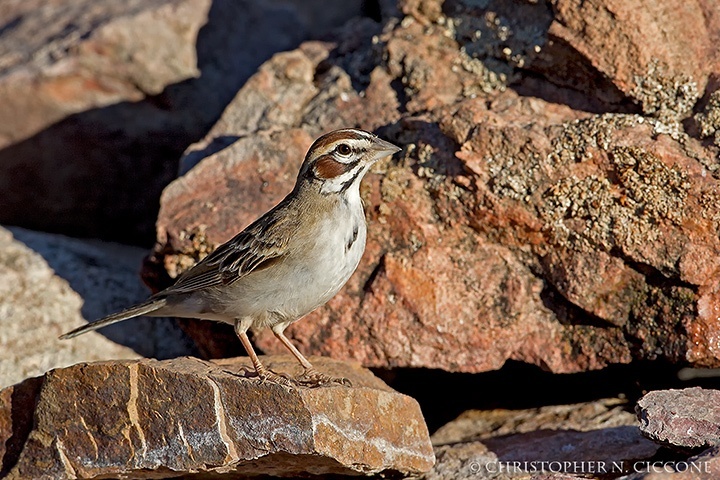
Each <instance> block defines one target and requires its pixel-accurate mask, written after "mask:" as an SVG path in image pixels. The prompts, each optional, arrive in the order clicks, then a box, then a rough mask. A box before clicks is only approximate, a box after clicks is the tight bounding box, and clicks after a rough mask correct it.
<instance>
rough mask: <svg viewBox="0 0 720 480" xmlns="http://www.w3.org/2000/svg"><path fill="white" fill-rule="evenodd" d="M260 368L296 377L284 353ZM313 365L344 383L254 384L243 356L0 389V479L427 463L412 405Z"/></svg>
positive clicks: (345, 368) (368, 380) (99, 370)
mask: <svg viewBox="0 0 720 480" xmlns="http://www.w3.org/2000/svg"><path fill="white" fill-rule="evenodd" d="M263 361H264V362H265V364H266V365H267V366H268V367H270V368H271V369H274V370H276V371H281V372H286V373H290V374H293V375H294V374H299V373H300V367H299V365H298V364H297V361H296V360H295V359H294V358H292V357H289V356H288V357H267V358H264V359H263ZM312 361H313V362H314V364H315V365H316V366H317V367H318V369H320V370H321V371H323V372H326V373H330V374H332V375H338V376H344V377H346V378H349V379H350V380H351V381H352V382H353V385H354V386H353V387H351V388H348V387H340V386H337V387H323V388H316V389H308V388H286V387H283V386H280V385H277V384H271V383H261V382H260V381H259V380H258V379H255V378H243V376H244V375H245V374H246V372H247V371H248V370H251V369H252V367H251V364H250V362H249V360H248V359H247V358H238V359H229V360H224V361H222V363H209V362H205V361H201V360H198V359H194V358H189V357H185V358H178V359H175V360H171V361H155V360H140V361H125V362H102V363H94V364H81V365H75V366H72V367H69V368H64V369H58V370H53V371H51V372H49V373H48V374H46V375H45V376H44V377H42V378H40V379H31V380H28V381H26V382H25V383H23V384H20V385H16V386H14V387H10V388H8V389H6V390H4V391H2V392H0V448H3V449H4V450H0V453H2V455H0V458H2V465H3V467H2V470H0V471H5V472H8V473H7V477H5V478H8V479H20V478H54V479H63V478H97V477H105V478H107V477H120V476H122V477H132V478H158V477H160V478H166V477H168V476H170V475H173V476H178V475H183V478H216V476H217V475H220V474H230V475H232V474H235V475H245V476H256V475H257V476H259V475H278V476H297V475H301V474H358V473H362V474H371V473H379V472H384V473H392V472H395V473H396V474H397V473H403V474H410V473H420V472H424V471H427V470H428V469H430V468H431V467H432V465H433V462H434V457H433V452H432V448H431V445H430V440H429V436H428V432H427V427H426V426H425V423H424V421H423V418H422V414H421V412H420V408H419V406H418V405H417V403H416V402H415V401H414V400H413V399H412V398H410V397H407V396H404V395H401V394H399V393H396V392H394V391H393V390H391V389H390V388H389V387H387V385H385V384H384V383H383V382H382V381H380V380H379V379H377V378H376V377H375V376H373V375H372V373H370V372H369V371H368V370H364V369H362V368H360V367H359V366H357V365H349V364H345V363H342V362H337V361H333V360H329V359H322V358H314V359H312ZM230 372H232V373H230ZM33 405H34V407H33ZM33 412H34V413H33ZM33 415H34V418H35V420H34V422H28V419H29V418H32V416H33ZM8 439H10V440H11V441H9V442H8V441H7V440H8Z"/></svg>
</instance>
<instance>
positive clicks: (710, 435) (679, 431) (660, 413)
mask: <svg viewBox="0 0 720 480" xmlns="http://www.w3.org/2000/svg"><path fill="white" fill-rule="evenodd" d="M636 410H637V414H638V418H639V419H640V430H641V431H642V432H643V434H644V435H646V436H647V437H648V438H650V439H652V440H655V441H657V442H661V443H667V444H670V445H674V446H678V447H691V448H693V447H704V446H715V445H720V391H717V390H706V389H703V388H700V387H695V388H686V389H683V390H657V391H654V392H650V393H648V394H647V395H645V396H644V397H643V398H641V399H640V401H639V402H638V404H637V408H636Z"/></svg>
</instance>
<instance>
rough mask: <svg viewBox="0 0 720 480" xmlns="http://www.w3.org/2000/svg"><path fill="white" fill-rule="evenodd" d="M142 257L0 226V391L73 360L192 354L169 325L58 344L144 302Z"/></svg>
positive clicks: (151, 323)
mask: <svg viewBox="0 0 720 480" xmlns="http://www.w3.org/2000/svg"><path fill="white" fill-rule="evenodd" d="M143 255H144V251H143V250H142V249H140V248H137V247H128V246H125V245H119V244H112V243H108V242H99V241H90V240H78V239H73V238H68V237H64V236H62V235H57V234H49V233H40V232H33V231H29V230H23V229H20V228H13V229H12V231H9V230H6V229H3V228H0V324H2V326H3V327H2V330H0V387H5V386H8V385H12V384H14V383H17V382H20V381H21V380H23V379H25V378H27V377H32V376H36V375H42V374H43V373H45V372H46V371H48V370H50V369H51V368H57V367H65V366H68V365H72V364H75V363H78V362H89V361H95V360H109V359H132V358H138V357H139V356H140V355H146V356H152V357H160V358H167V357H173V356H177V355H186V354H188V353H190V352H193V351H194V350H193V348H192V344H191V342H189V340H188V339H187V338H186V337H184V336H183V334H182V332H181V331H180V329H179V328H177V326H176V325H174V322H172V321H171V320H169V319H138V320H136V321H135V322H137V323H135V324H134V325H132V324H125V325H117V326H112V327H109V328H107V329H103V330H102V331H101V332H91V333H88V334H86V335H82V336H80V337H77V338H75V339H73V340H69V341H61V340H59V339H58V336H59V335H60V334H62V333H65V332H68V331H70V330H72V329H73V328H75V327H78V326H80V325H82V324H83V323H86V322H87V321H91V320H95V319H96V318H99V317H101V316H103V315H106V314H108V313H110V312H112V311H114V310H120V309H122V308H124V307H126V306H128V305H130V304H132V303H134V302H138V301H140V300H142V299H144V297H145V296H146V295H147V293H148V292H147V289H146V288H145V287H144V286H143V285H142V283H141V282H140V279H139V276H138V270H139V269H140V264H141V260H142V257H143Z"/></svg>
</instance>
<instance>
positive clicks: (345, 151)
mask: <svg viewBox="0 0 720 480" xmlns="http://www.w3.org/2000/svg"><path fill="white" fill-rule="evenodd" d="M335 150H336V151H337V152H338V153H339V154H340V155H342V156H347V155H350V152H352V148H350V145H348V144H347V143H341V144H340V145H338V146H337V148H336V149H335Z"/></svg>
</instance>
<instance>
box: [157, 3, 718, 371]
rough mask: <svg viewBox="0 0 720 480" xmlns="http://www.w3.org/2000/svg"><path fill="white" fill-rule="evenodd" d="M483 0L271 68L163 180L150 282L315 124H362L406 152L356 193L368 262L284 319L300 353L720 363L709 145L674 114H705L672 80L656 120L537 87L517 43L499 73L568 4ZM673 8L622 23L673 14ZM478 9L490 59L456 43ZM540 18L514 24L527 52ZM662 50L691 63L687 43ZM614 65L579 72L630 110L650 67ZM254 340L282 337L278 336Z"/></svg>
mask: <svg viewBox="0 0 720 480" xmlns="http://www.w3.org/2000/svg"><path fill="white" fill-rule="evenodd" d="M453 5H455V6H458V5H459V7H458V9H457V11H455V7H454V6H453ZM478 5H479V4H478V3H477V2H454V3H453V4H452V5H448V8H446V9H443V8H440V7H441V3H440V2H436V1H431V0H427V1H410V0H408V1H404V2H400V3H399V6H400V7H401V8H402V12H403V13H402V16H401V18H398V19H391V20H390V21H389V22H388V23H387V24H386V25H385V26H384V27H383V26H379V25H376V24H373V23H372V22H370V21H369V20H365V21H356V22H351V23H350V24H348V26H347V29H346V30H345V31H344V35H343V37H342V38H339V39H337V41H336V42H335V43H327V42H326V43H317V42H308V43H305V44H303V45H302V46H301V47H300V48H298V49H296V50H294V51H291V52H286V53H283V54H280V55H277V56H275V57H274V58H273V59H271V60H270V61H269V62H267V63H266V64H265V65H263V66H262V67H261V69H260V70H259V72H258V73H257V75H255V76H254V77H253V78H252V79H251V80H249V81H248V83H247V84H246V86H245V87H244V88H243V89H242V90H241V91H240V92H239V93H238V95H237V96H236V98H235V99H234V100H233V102H232V103H231V104H230V105H229V107H228V108H227V109H226V111H225V112H224V114H223V117H222V118H221V120H220V121H219V122H218V123H217V124H216V126H215V127H214V128H213V130H212V131H211V132H210V134H209V135H208V136H207V138H206V139H205V140H203V142H201V143H200V144H199V145H198V146H197V147H196V148H194V149H191V150H190V151H188V152H187V157H188V165H194V164H197V166H196V167H195V168H194V169H192V170H190V172H189V173H188V174H187V175H185V176H184V177H183V178H180V179H178V180H177V181H176V182H175V183H174V184H173V185H171V186H169V187H168V189H167V190H166V192H165V195H164V196H163V198H162V201H161V210H160V214H159V218H158V223H157V225H158V237H157V244H156V247H155V250H154V255H153V259H152V262H151V263H149V264H148V265H147V268H146V270H145V276H146V278H147V279H148V280H149V281H150V283H151V284H153V285H154V286H155V287H156V288H160V287H164V286H166V285H167V284H168V283H169V282H170V281H171V279H172V278H175V277H176V276H177V275H178V274H180V273H181V272H182V271H184V270H185V269H187V268H188V267H189V266H190V265H191V264H193V263H194V262H195V261H196V260H197V259H199V258H202V257H203V256H204V255H206V254H207V253H208V252H210V251H212V249H214V248H215V247H216V246H217V245H218V244H220V243H221V242H224V241H226V240H228V239H229V238H231V237H232V236H233V235H234V234H236V233H237V232H239V231H240V230H241V229H242V228H243V227H245V226H246V225H247V224H248V223H249V222H250V221H252V220H254V219H255V218H256V217H257V216H259V215H261V214H262V213H263V212H265V211H266V210H267V209H268V208H270V207H271V206H272V205H273V204H274V203H275V202H277V201H278V200H279V199H280V198H282V196H283V195H285V194H286V193H287V192H288V191H290V189H291V188H292V185H293V182H294V177H295V172H296V169H297V166H298V165H299V164H300V162H301V159H302V156H303V155H304V152H305V149H306V148H307V147H308V146H309V144H310V142H311V141H312V139H313V138H315V137H316V136H317V135H319V134H320V133H321V132H324V131H327V130H330V129H333V128H337V127H340V126H353V125H357V126H360V127H362V128H366V129H370V130H374V131H376V132H378V133H380V134H381V135H383V136H385V137H386V138H388V139H389V140H390V141H393V142H395V143H397V144H399V145H403V146H404V147H405V148H404V150H403V152H401V153H400V154H398V155H396V157H395V158H394V159H393V160H391V161H386V162H383V163H381V164H378V165H376V167H375V168H374V170H373V171H371V172H370V174H369V175H368V176H367V178H366V180H365V182H364V185H363V187H362V189H361V193H362V195H363V198H364V200H365V204H366V210H367V218H368V223H369V226H368V244H367V248H366V252H365V255H364V257H363V260H362V262H361V264H360V266H359V268H358V270H357V272H356V273H355V275H354V276H353V277H352V278H351V279H350V281H349V282H348V284H347V285H346V287H345V288H344V289H343V290H342V291H341V292H340V293H339V294H338V295H337V296H336V297H335V298H334V299H332V300H331V301H330V302H329V303H328V304H327V305H326V306H324V307H322V308H320V309H318V310H317V311H316V312H314V313H312V314H310V315H309V316H308V317H307V318H305V319H303V320H302V321H300V322H297V323H295V324H293V325H292V326H290V327H289V329H288V331H287V332H288V334H289V335H290V336H292V337H293V338H294V340H295V341H296V342H297V343H298V344H299V347H300V348H301V350H303V351H305V352H308V353H310V352H312V353H314V354H323V355H328V356H333V357H336V358H345V359H355V360H357V361H360V362H361V363H362V364H363V365H366V366H375V367H384V368H387V367H426V368H440V369H444V370H448V371H462V372H482V371H487V370H493V369H498V368H500V367H501V366H502V365H503V364H504V363H505V362H506V361H507V360H508V359H513V360H520V361H524V362H528V363H532V364H535V365H538V366H541V367H542V368H545V369H547V370H550V371H553V372H559V373H560V372H578V371H585V370H593V369H599V368H603V367H605V366H607V365H610V364H617V363H628V362H631V361H632V360H633V359H641V360H655V359H665V360H668V361H671V362H678V363H689V364H691V365H694V366H720V350H718V348H717V344H718V343H717V342H716V341H714V340H713V339H715V338H717V337H718V336H720V330H718V322H717V317H718V314H719V313H718V312H720V294H719V293H718V292H720V280H718V279H719V278H720V276H719V275H718V274H717V272H718V271H719V269H720V262H719V261H718V258H720V216H718V215H717V209H716V207H715V206H716V205H717V203H718V201H720V197H719V195H720V180H719V179H720V174H718V163H717V158H718V157H717V155H718V149H717V147H716V146H714V145H713V144H712V143H711V142H702V141H700V140H698V139H696V138H693V137H691V136H690V135H689V134H688V133H686V132H685V131H684V130H683V129H684V128H685V127H684V125H685V123H683V122H679V121H678V119H685V120H691V118H690V117H691V112H690V111H688V110H687V109H686V105H685V103H683V102H684V101H683V102H679V103H678V102H677V101H676V100H677V99H678V98H679V97H677V96H672V98H669V97H668V98H664V97H663V98H659V99H656V100H653V101H654V102H655V101H656V103H657V102H659V103H658V105H659V106H658V109H659V110H655V111H653V112H650V110H647V109H646V111H645V114H643V115H640V114H628V113H613V112H616V111H617V110H620V111H623V108H625V107H623V108H620V107H618V104H616V103H613V102H614V100H612V101H611V100H608V99H605V100H603V99H598V98H595V90H594V89H592V88H587V89H585V90H583V87H582V86H581V85H577V86H575V87H573V88H574V89H575V90H574V91H573V93H572V94H569V93H568V88H566V87H562V88H561V87H560V86H558V85H556V84H553V83H552V82H553V81H554V80H553V78H551V77H548V78H542V79H538V78H537V73H534V74H532V75H531V76H532V77H533V78H534V79H535V80H533V81H535V82H536V83H537V82H542V85H544V87H543V88H542V89H540V90H536V92H537V93H538V96H528V95H527V92H528V91H529V90H528V87H527V84H526V83H524V82H525V81H526V80H527V72H525V73H523V72H524V67H523V68H520V67H519V66H518V65H516V64H515V63H513V62H514V61H510V60H508V59H505V67H507V68H506V70H503V69H502V68H500V67H499V66H498V59H497V58H496V57H493V55H494V54H493V55H491V54H490V53H492V52H496V50H495V49H496V47H498V48H499V46H500V43H499V42H500V41H501V38H500V36H501V35H503V34H502V31H505V33H507V34H508V35H509V33H508V32H510V31H514V30H513V29H512V28H510V27H509V26H508V25H515V26H516V28H520V27H519V26H521V25H522V22H521V21H520V20H518V19H522V18H525V17H533V16H535V17H537V18H536V21H537V22H542V21H545V22H546V23H547V24H548V25H550V24H552V22H559V21H560V20H558V19H559V18H560V17H559V16H558V15H560V14H559V13H557V14H556V13H552V12H551V13H552V15H550V14H548V13H547V12H545V13H543V15H545V16H544V17H543V16H542V15H540V14H541V13H542V12H539V11H536V10H537V9H546V8H547V7H546V5H545V4H542V3H533V2H530V3H527V2H523V3H522V5H521V6H518V7H517V13H514V11H515V6H516V4H515V3H513V4H511V5H510V6H502V5H500V4H498V5H496V4H495V3H492V2H490V3H487V2H485V3H482V5H484V7H482V8H481V6H478ZM517 5H519V4H517ZM593 5H595V4H593ZM613 5H614V4H613V3H610V2H609V3H607V8H608V9H610V10H612V8H615V7H614V6H613ZM679 5H680V4H678V7H677V8H681V7H680V6H679ZM683 5H684V4H683ZM451 7H452V8H451ZM563 8H564V7H563ZM588 8H589V7H588ZM593 8H595V7H593ZM617 8H620V7H617ZM663 8H665V7H663ZM667 8H668V10H658V9H654V10H651V12H650V13H647V14H645V13H643V14H642V15H641V14H639V13H638V14H637V15H636V16H628V17H623V18H620V19H618V20H617V21H623V22H628V23H629V24H631V23H632V22H634V21H643V20H642V19H643V18H646V17H645V15H650V16H654V17H653V18H654V19H653V20H652V22H654V24H659V23H662V22H661V20H662V19H663V18H664V17H663V15H666V14H665V13H662V12H665V11H670V10H669V8H670V7H667ZM528 9H530V10H528ZM598 9H600V8H599V7H598ZM688 9H690V10H689V11H691V13H692V12H695V10H696V7H695V4H693V5H691V6H689V7H688ZM600 10H602V9H600ZM623 11H624V10H623ZM533 12H535V13H533ZM563 12H564V10H563ZM513 15H518V17H517V18H516V17H514V16H513ZM563 15H565V14H563ZM543 18H545V20H543ZM562 18H565V17H562ZM647 18H650V17H647ZM689 18H693V19H696V15H695V13H692V15H690V14H689ZM478 19H483V20H482V22H485V21H487V22H489V23H488V25H489V27H487V28H490V29H491V30H493V32H494V33H493V34H492V35H490V34H489V33H488V34H487V35H486V33H485V30H483V29H482V28H479V27H478V28H479V30H478V31H479V32H480V34H478V35H479V38H480V40H478V43H477V44H476V45H475V47H477V48H476V50H479V49H480V47H481V46H484V47H487V49H489V51H491V52H490V53H487V52H486V53H485V54H482V55H481V54H480V53H477V54H473V52H472V51H471V50H469V48H468V43H467V42H466V41H465V40H463V39H466V33H467V32H465V30H463V29H467V28H470V27H471V26H473V25H477V22H479V21H480V20H478ZM493 19H495V20H493ZM461 20H462V21H461ZM512 22H515V23H512ZM493 25H494V26H493ZM673 25H675V20H673V21H672V22H671V25H669V26H668V27H667V28H671V27H672V28H684V27H680V26H673ZM469 26H470V27H469ZM483 28H485V27H483ZM548 28H549V27H548ZM573 28H575V27H573ZM623 28H630V27H629V26H628V25H627V24H624V26H623ZM663 28H665V27H663ZM458 29H460V30H463V32H465V33H462V35H460V34H459V33H458V32H459V31H460V30H458ZM530 30H532V31H524V33H523V32H521V33H522V35H524V37H523V38H525V40H523V41H524V42H526V44H527V45H529V46H528V47H527V50H528V51H534V48H532V42H533V41H535V36H534V34H533V33H532V32H534V31H535V30H533V29H530ZM573 31H574V30H573ZM652 31H654V30H653V29H652V28H650V27H646V26H643V27H642V29H641V33H642V35H645V36H647V35H650V33H652ZM662 31H664V30H658V31H656V34H657V35H658V37H657V38H656V40H654V41H655V42H656V43H657V42H662V41H663V40H662ZM468 34H469V33H468ZM493 35H494V36H493ZM578 35H579V34H578ZM593 35H595V34H594V33H593ZM638 35H639V34H638ZM697 35H698V36H700V37H702V35H704V33H703V32H702V31H700V30H698V32H697ZM708 35H709V33H708ZM540 36H542V35H540ZM513 38H514V37H513ZM538 38H540V37H538ZM543 38H544V37H543ZM593 38H594V37H593ZM633 38H635V37H633ZM637 38H640V37H637ZM643 38H646V37H643ZM482 39H486V40H482ZM580 40H582V37H581V38H580V39H579V40H578V42H575V43H569V44H568V45H567V46H566V48H568V49H570V50H572V51H574V52H575V53H574V55H575V56H576V57H578V56H580V57H582V55H585V53H587V52H585V51H584V50H583V51H580V46H579V45H580ZM700 40H702V39H700ZM700 40H698V41H700ZM485 41H487V42H488V43H483V42H485ZM513 41H514V40H513ZM493 42H495V43H493ZM528 42H529V43H528ZM681 43H682V42H681ZM573 45H574V46H573ZM703 45H706V43H703ZM508 48H510V47H508ZM512 48H516V47H514V46H513V47H512ZM517 48H519V47H517ZM633 48H634V47H633ZM653 48H660V47H653ZM667 48H668V50H667V52H671V53H667V52H666V53H667V57H668V58H670V57H672V58H673V59H674V60H673V62H675V63H672V65H674V67H673V69H674V70H673V72H675V73H677V72H678V71H679V70H680V69H681V68H682V65H685V62H686V60H684V59H677V58H675V55H676V53H672V52H676V50H673V48H675V47H672V46H669V47H667ZM698 48H700V47H698ZM703 48H704V47H703ZM573 49H574V50H573ZM500 50H502V48H500ZM692 52H695V50H692V51H691V52H690V53H688V55H691V53H692ZM496 53H497V52H496ZM630 53H632V52H630ZM602 55H605V53H602ZM633 55H635V53H633ZM658 55H659V53H658ZM645 56H646V54H643V58H645ZM491 57H492V58H494V60H493V61H492V62H491V61H490V58H491ZM593 58H595V57H593ZM632 58H635V57H632ZM693 58H695V57H693ZM483 59H484V60H483ZM618 61H620V60H618ZM623 61H625V60H623ZM648 61H649V60H648ZM668 61H669V60H668ZM583 62H585V60H583ZM606 63H607V62H606ZM608 65H609V64H608ZM668 65H670V63H668ZM642 68H644V67H642ZM606 70H607V72H606ZM610 70H612V69H611V68H610V67H609V66H607V65H606V67H603V72H599V71H598V70H597V68H595V70H592V69H590V70H588V72H589V73H588V72H586V73H588V74H592V75H594V76H593V77H592V78H594V79H595V80H594V82H595V83H593V85H595V84H599V83H598V82H607V81H609V82H610V83H612V82H616V84H617V85H614V84H613V85H610V86H609V87H608V88H610V90H612V91H614V92H616V93H617V95H618V97H617V98H619V99H620V101H621V103H622V104H624V105H625V106H626V107H627V106H628V105H631V104H632V103H633V102H640V103H642V102H645V100H639V97H636V96H633V95H634V94H633V93H632V92H635V91H636V90H635V87H634V86H633V85H638V84H640V83H642V84H643V85H650V84H651V83H652V82H651V81H652V78H655V77H652V78H651V76H647V75H646V78H645V79H635V78H634V76H633V75H635V74H634V73H633V74H630V73H628V72H635V71H636V70H634V69H630V70H628V71H627V72H626V71H623V72H621V73H622V75H620V73H618V75H617V76H613V77H610V78H609V79H608V78H606V77H607V76H608V75H610V73H612V72H610ZM703 71H704V70H702V69H700V70H694V72H695V73H693V75H696V76H699V77H702V75H703V74H702V72H703ZM503 72H505V73H503ZM593 72H594V73H593ZM608 72H609V73H608ZM698 72H699V73H698ZM675 73H673V75H674V74H675ZM524 75H525V76H524ZM623 75H624V76H623ZM630 77H632V78H633V80H632V81H633V82H636V83H635V84H631V82H630V80H628V79H629V78H630ZM668 78H669V77H668ZM706 80H707V79H706V78H705V77H702V78H698V79H696V80H695V81H696V83H697V84H698V85H701V84H704V82H705V81H706ZM628 82H630V83H628ZM637 82H640V83H637ZM643 82H645V83H643ZM514 85H518V88H517V89H516V90H515V89H513V86H514ZM620 85H622V86H623V88H619V86H620ZM610 90H608V91H610ZM549 91H552V92H554V93H553V94H552V95H550V94H547V95H546V94H543V95H542V96H540V93H543V92H545V93H547V92H549ZM663 91H666V90H663ZM552 92H551V93H552ZM688 98H689V97H688ZM561 101H562V102H564V103H561ZM688 101H690V100H688ZM643 105H645V104H643ZM647 105H650V103H647ZM581 107H582V108H581ZM586 107H587V108H586ZM590 107H592V108H590ZM653 108H655V107H653ZM625 110H629V111H632V110H638V109H637V108H634V107H633V108H626V109H625ZM660 110H662V111H664V112H666V113H667V112H673V113H672V115H671V114H670V113H667V115H665V114H663V115H659V114H657V112H660ZM593 111H600V112H603V113H591V112H593ZM710 113H711V112H704V114H705V115H709V114H710ZM702 118H703V119H704V118H705V117H702ZM703 121H705V120H703ZM686 123H691V122H686ZM234 132H240V133H237V134H236V133H234ZM233 135H235V136H233ZM191 156H192V158H189V157H191ZM198 161H199V163H198ZM220 327H221V326H220ZM220 327H216V326H213V327H212V328H213V330H205V331H206V332H208V331H210V332H212V333H210V334H208V333H205V334H202V333H198V332H197V329H196V330H195V332H194V333H193V337H194V338H196V339H197V340H198V341H199V343H200V344H201V349H202V350H203V351H204V352H211V355H220V356H221V355H223V354H224V349H226V348H227V349H228V351H231V352H232V351H234V349H236V348H237V345H236V343H233V345H230V346H227V347H226V346H224V345H223V342H224V340H222V341H216V340H214V339H216V338H223V339H224V338H231V335H227V336H225V337H220V336H219V335H218V334H217V333H216V330H215V329H216V328H220ZM200 328H202V329H203V330H204V329H205V328H206V327H204V326H203V327H200ZM231 341H233V342H234V340H231ZM255 342H256V343H257V345H258V346H259V347H260V348H261V349H263V350H264V351H266V352H281V351H282V349H283V347H282V345H280V344H279V343H278V342H277V341H276V340H275V338H274V337H273V336H272V334H271V333H269V332H260V333H259V334H258V335H257V336H256V337H255ZM448 352H452V354H451V355H448Z"/></svg>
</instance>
